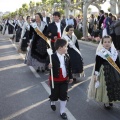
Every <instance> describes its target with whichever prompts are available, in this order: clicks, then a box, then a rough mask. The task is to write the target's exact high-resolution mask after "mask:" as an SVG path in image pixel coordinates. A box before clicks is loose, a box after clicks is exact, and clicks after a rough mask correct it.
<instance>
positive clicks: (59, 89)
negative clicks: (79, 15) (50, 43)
mask: <svg viewBox="0 0 120 120" xmlns="http://www.w3.org/2000/svg"><path fill="white" fill-rule="evenodd" d="M55 49H56V52H55V53H54V54H52V56H51V57H52V65H51V64H49V65H48V66H49V69H52V70H53V80H54V88H52V83H51V82H52V81H51V74H50V77H49V80H50V88H51V95H50V96H49V98H50V103H51V109H52V110H53V111H55V110H56V105H55V101H58V99H59V100H60V116H61V117H62V119H67V115H66V113H65V108H66V103H67V99H68V96H67V91H68V83H72V82H73V78H72V72H71V65H70V58H69V56H68V55H67V54H66V53H67V41H66V40H64V39H58V40H57V41H56V42H55ZM68 80H70V81H68Z"/></svg>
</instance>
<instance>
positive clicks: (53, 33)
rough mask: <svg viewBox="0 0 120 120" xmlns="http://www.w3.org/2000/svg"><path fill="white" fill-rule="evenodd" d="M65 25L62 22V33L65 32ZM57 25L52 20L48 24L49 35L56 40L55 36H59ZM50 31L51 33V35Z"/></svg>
mask: <svg viewBox="0 0 120 120" xmlns="http://www.w3.org/2000/svg"><path fill="white" fill-rule="evenodd" d="M64 27H65V25H64V24H63V23H61V34H62V33H63V30H64ZM57 31H58V30H57V26H56V24H55V22H52V23H50V24H49V25H48V28H47V37H48V38H50V39H52V40H54V37H55V36H58V32H57ZM49 33H51V35H50V36H49Z"/></svg>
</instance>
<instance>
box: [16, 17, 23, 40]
mask: <svg viewBox="0 0 120 120" xmlns="http://www.w3.org/2000/svg"><path fill="white" fill-rule="evenodd" d="M23 24H24V19H23V16H20V17H19V20H17V25H16V28H15V29H17V30H16V40H15V42H19V40H20V38H21V32H22V27H23Z"/></svg>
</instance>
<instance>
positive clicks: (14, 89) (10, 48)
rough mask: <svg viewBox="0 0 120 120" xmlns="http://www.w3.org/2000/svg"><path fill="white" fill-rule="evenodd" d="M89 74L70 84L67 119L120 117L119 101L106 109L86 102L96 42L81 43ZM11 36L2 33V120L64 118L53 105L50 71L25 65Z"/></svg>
mask: <svg viewBox="0 0 120 120" xmlns="http://www.w3.org/2000/svg"><path fill="white" fill-rule="evenodd" d="M80 49H81V53H82V56H83V59H84V65H85V73H86V77H85V78H81V80H80V81H79V82H77V83H75V84H71V85H69V96H70V99H69V102H68V104H67V114H68V120H120V103H116V104H114V107H113V109H111V110H105V109H104V107H103V104H102V103H97V102H95V101H90V102H86V99H87V93H86V91H87V87H88V84H89V82H90V77H91V73H92V68H93V65H94V60H95V50H96V45H88V44H85V43H84V42H80ZM24 56H25V55H23V54H18V53H17V51H16V48H15V45H14V44H13V43H12V42H11V41H10V40H9V37H7V36H3V35H0V120H61V118H60V114H59V102H57V103H56V105H57V110H56V111H55V112H53V111H52V110H51V108H50V102H49V99H48V96H49V92H50V91H49V87H48V72H45V73H44V74H43V73H36V72H35V70H34V68H32V67H28V66H26V65H25V64H24V60H23V57H24Z"/></svg>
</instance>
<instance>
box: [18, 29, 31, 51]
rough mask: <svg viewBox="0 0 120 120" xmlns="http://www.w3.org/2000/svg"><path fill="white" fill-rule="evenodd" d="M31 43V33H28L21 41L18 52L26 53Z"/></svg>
mask: <svg viewBox="0 0 120 120" xmlns="http://www.w3.org/2000/svg"><path fill="white" fill-rule="evenodd" d="M28 43H29V31H26V32H25V34H24V36H23V38H22V39H20V42H19V47H18V52H26V51H27V47H28Z"/></svg>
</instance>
